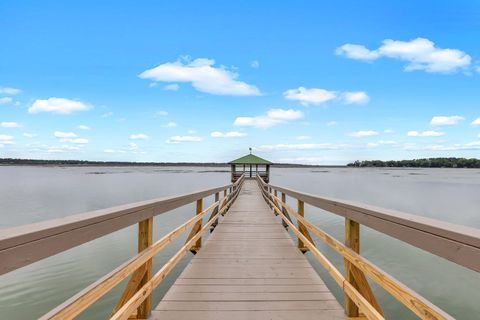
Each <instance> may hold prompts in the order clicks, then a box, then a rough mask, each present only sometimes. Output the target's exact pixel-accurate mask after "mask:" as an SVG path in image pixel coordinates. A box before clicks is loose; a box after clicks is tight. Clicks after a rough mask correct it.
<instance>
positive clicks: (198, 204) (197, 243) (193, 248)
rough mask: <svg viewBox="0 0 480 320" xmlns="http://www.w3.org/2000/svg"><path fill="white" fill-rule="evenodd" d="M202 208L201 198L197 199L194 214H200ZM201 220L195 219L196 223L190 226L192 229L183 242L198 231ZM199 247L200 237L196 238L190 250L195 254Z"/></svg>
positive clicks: (200, 244) (200, 245) (200, 226)
mask: <svg viewBox="0 0 480 320" xmlns="http://www.w3.org/2000/svg"><path fill="white" fill-rule="evenodd" d="M202 210H203V199H198V200H197V210H196V213H195V214H196V215H199V214H201V213H202ZM202 220H203V219H200V220H198V221H197V223H195V225H194V226H193V228H192V231H190V234H189V235H188V237H187V240H185V243H187V242H188V241H190V239H192V238H193V237H194V236H195V235H196V234H197V233H198V232H199V231H200V229H202ZM201 247H202V238H201V237H200V238H198V240H197V242H195V244H194V245H193V246H192V247H191V248H190V252H191V253H193V254H196V253H197V252H198V250H200V248H201Z"/></svg>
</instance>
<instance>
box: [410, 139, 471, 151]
mask: <svg viewBox="0 0 480 320" xmlns="http://www.w3.org/2000/svg"><path fill="white" fill-rule="evenodd" d="M404 149H405V150H412V151H419V150H420V151H459V150H480V141H474V142H470V143H465V144H453V145H443V144H433V145H427V146H417V145H415V144H412V145H406V146H405V147H404Z"/></svg>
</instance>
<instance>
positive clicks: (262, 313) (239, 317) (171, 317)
mask: <svg viewBox="0 0 480 320" xmlns="http://www.w3.org/2000/svg"><path fill="white" fill-rule="evenodd" d="M150 319H151V320H191V319H195V320H225V319H229V320H245V319H248V320H264V319H281V320H290V319H295V320H310V319H316V320H338V319H345V316H344V315H343V312H342V311H341V310H322V312H321V313H320V314H319V312H318V311H316V310H301V311H299V310H281V311H277V310H254V311H248V310H242V311H238V310H237V311H232V310H228V311H222V310H214V311H198V310H195V311H183V310H182V311H180V310H175V311H154V312H153V313H152V317H151V318H150Z"/></svg>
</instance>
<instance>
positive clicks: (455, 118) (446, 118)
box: [430, 116, 465, 126]
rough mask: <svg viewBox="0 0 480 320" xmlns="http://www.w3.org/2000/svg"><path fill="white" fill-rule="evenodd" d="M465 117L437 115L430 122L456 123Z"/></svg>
mask: <svg viewBox="0 0 480 320" xmlns="http://www.w3.org/2000/svg"><path fill="white" fill-rule="evenodd" d="M464 119H465V118H464V117H461V116H435V117H433V118H432V120H431V121H430V124H431V125H434V126H447V125H455V124H457V123H459V122H460V121H462V120H464Z"/></svg>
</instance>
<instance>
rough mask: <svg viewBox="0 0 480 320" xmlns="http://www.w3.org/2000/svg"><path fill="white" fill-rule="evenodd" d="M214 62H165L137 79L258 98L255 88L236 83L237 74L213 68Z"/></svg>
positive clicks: (201, 90) (202, 59)
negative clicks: (176, 83)
mask: <svg viewBox="0 0 480 320" xmlns="http://www.w3.org/2000/svg"><path fill="white" fill-rule="evenodd" d="M214 64H215V60H212V59H204V58H200V59H195V60H193V61H190V60H187V61H181V60H177V61H176V62H167V63H164V64H161V65H158V66H157V67H155V68H153V69H149V70H146V71H144V72H142V73H141V74H140V75H139V77H140V78H142V79H150V80H153V81H163V82H191V83H192V86H193V87H194V88H195V89H196V90H198V91H200V92H205V93H210V94H215V95H230V96H258V95H260V94H261V93H260V90H258V88H257V87H255V86H253V85H250V84H247V83H245V82H242V81H238V80H237V78H238V74H237V73H235V72H233V71H230V70H228V69H227V68H226V67H224V66H220V67H214V66H213V65H214Z"/></svg>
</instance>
